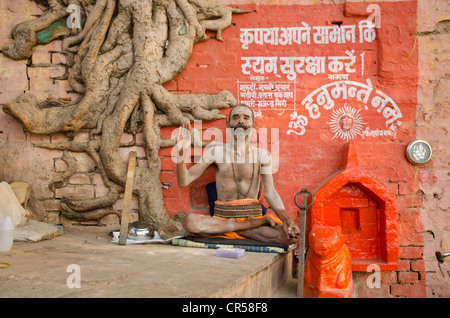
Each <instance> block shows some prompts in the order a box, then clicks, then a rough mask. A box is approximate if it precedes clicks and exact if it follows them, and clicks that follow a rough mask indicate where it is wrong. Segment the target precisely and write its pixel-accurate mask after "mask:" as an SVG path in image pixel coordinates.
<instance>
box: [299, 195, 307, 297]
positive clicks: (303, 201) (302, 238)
mask: <svg viewBox="0 0 450 318" xmlns="http://www.w3.org/2000/svg"><path fill="white" fill-rule="evenodd" d="M306 204H307V202H306V196H305V195H303V194H302V197H301V207H302V208H300V237H299V240H298V267H297V277H298V282H297V297H299V298H303V283H304V275H305V235H306V233H305V232H306V209H305V207H306Z"/></svg>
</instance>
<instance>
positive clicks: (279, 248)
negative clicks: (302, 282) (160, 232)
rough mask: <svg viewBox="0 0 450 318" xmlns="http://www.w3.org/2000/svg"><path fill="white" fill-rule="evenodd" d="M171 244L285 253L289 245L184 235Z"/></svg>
mask: <svg viewBox="0 0 450 318" xmlns="http://www.w3.org/2000/svg"><path fill="white" fill-rule="evenodd" d="M172 245H177V246H185V247H200V248H216V249H217V248H227V247H228V248H230V247H233V248H241V249H244V250H246V251H247V252H261V253H286V251H287V250H288V249H289V245H287V244H281V243H268V242H261V241H256V240H251V239H238V240H234V239H226V238H220V237H218V238H204V237H194V236H190V235H188V236H186V237H184V238H177V239H173V240H172Z"/></svg>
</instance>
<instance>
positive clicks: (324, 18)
mask: <svg viewBox="0 0 450 318" xmlns="http://www.w3.org/2000/svg"><path fill="white" fill-rule="evenodd" d="M309 2H310V1H308V3H309ZM444 2H445V1H436V3H437V5H436V7H435V8H434V9H433V10H431V11H430V12H431V13H430V14H427V13H428V12H429V10H430V9H431V8H430V7H429V3H430V2H429V1H419V2H418V3H419V17H418V20H417V21H418V23H419V22H420V23H422V22H424V23H425V24H424V29H423V30H424V32H434V31H435V28H436V25H437V23H438V22H439V21H441V20H442V13H441V14H440V13H439V12H445V10H447V11H448V8H447V9H445V8H446V7H445V4H444ZM234 3H235V4H237V5H240V4H242V3H245V2H244V1H234ZM247 3H249V1H247ZM261 3H263V2H262V1H261ZM324 3H327V5H322V6H321V5H318V6H304V7H303V6H299V7H296V10H286V11H283V12H285V13H283V14H280V13H279V12H281V11H280V10H283V4H284V3H283V1H280V5H277V6H273V5H271V4H272V3H268V1H267V2H265V3H264V4H266V5H261V6H255V5H247V6H248V8H250V9H257V10H258V12H257V13H255V14H252V15H247V16H246V15H240V16H236V17H233V22H234V23H235V26H233V27H230V28H228V29H227V30H225V31H224V32H223V36H224V39H225V41H224V42H219V41H214V40H210V41H206V42H202V43H199V44H198V45H197V46H196V47H195V48H194V54H193V55H192V58H191V60H190V61H189V63H188V65H187V67H186V70H185V72H183V73H181V74H180V75H178V76H177V77H176V78H175V79H174V80H172V81H170V82H168V83H166V84H165V87H166V88H167V89H168V90H169V91H171V92H183V93H217V92H218V91H221V90H224V89H227V90H230V91H231V92H232V93H233V94H235V95H237V93H238V91H237V85H236V79H237V78H239V76H241V73H242V71H241V64H242V62H241V60H240V57H241V56H242V55H243V53H242V49H241V47H240V43H239V28H240V27H254V25H253V24H252V23H251V21H253V19H257V20H258V21H263V20H265V21H271V23H272V24H271V25H273V26H279V25H285V23H284V22H285V21H292V23H291V24H290V25H292V26H299V23H300V22H301V21H303V20H304V21H309V20H308V16H316V17H317V20H318V22H317V25H326V24H330V23H331V21H340V20H343V21H349V23H353V21H359V20H361V19H364V18H365V17H367V11H366V7H367V3H353V2H352V3H350V2H349V3H347V4H338V5H335V4H332V3H331V1H328V2H327V1H325V2H324ZM289 4H304V1H303V2H302V1H300V0H299V1H289ZM330 4H331V5H330ZM379 4H380V5H381V8H382V10H383V11H382V14H383V16H382V18H383V20H382V23H385V24H384V28H383V29H382V30H381V31H380V32H379V34H378V35H379V38H378V39H377V40H379V41H378V42H377V43H372V44H373V45H372V46H371V47H370V49H369V50H368V52H370V53H371V54H372V53H373V54H374V58H373V59H374V61H375V63H373V65H367V68H366V73H369V74H374V75H375V76H373V77H371V79H372V83H373V84H374V85H375V86H377V87H378V88H381V89H382V90H383V91H385V92H386V93H387V94H388V95H389V96H391V97H392V98H393V99H394V100H395V101H396V102H397V103H398V104H399V105H400V108H401V110H402V114H403V118H402V126H401V127H399V129H398V131H397V133H398V134H397V137H396V139H393V140H390V139H389V138H388V137H386V136H384V137H379V138H378V139H369V138H367V139H364V140H362V141H361V140H360V142H361V143H362V145H363V146H362V147H360V148H359V149H360V150H359V151H360V153H359V154H358V158H359V160H360V166H361V169H362V170H363V171H366V172H367V173H368V174H369V175H370V176H373V177H374V178H375V179H376V181H377V182H379V183H380V184H382V185H383V187H384V188H386V189H387V191H389V192H390V193H391V194H392V195H393V196H394V197H395V202H396V207H397V220H396V221H397V227H398V248H399V256H398V266H397V268H396V269H395V270H394V271H392V272H382V275H381V277H382V286H381V288H380V289H377V290H375V289H369V288H367V286H366V279H367V277H368V275H369V274H368V273H365V272H360V273H358V274H354V280H355V282H356V285H357V286H359V287H358V293H359V294H358V295H359V296H361V297H425V296H429V297H433V296H435V297H446V296H449V295H450V294H449V289H448V284H447V287H445V286H443V285H444V283H443V279H442V275H441V274H440V271H439V269H438V268H437V265H436V261H435V259H433V258H434V252H435V251H436V250H438V249H447V250H450V245H449V244H450V243H449V242H450V241H449V236H448V235H449V234H448V231H446V230H444V229H443V228H444V227H443V226H441V224H448V222H449V219H448V216H443V211H445V210H446V209H448V207H449V206H450V203H449V202H450V201H449V200H448V197H449V195H448V190H446V189H448V182H447V183H446V181H444V180H446V179H448V176H447V170H448V167H447V161H446V160H444V159H438V158H444V157H445V154H446V147H445V145H446V144H448V141H445V140H444V138H445V137H446V134H445V133H443V131H444V130H445V129H444V128H445V127H446V126H445V125H447V123H446V122H445V113H444V112H443V111H442V109H444V107H445V106H448V98H447V97H446V96H447V95H446V94H447V93H446V91H447V92H448V89H445V88H446V87H447V88H448V84H446V83H448V79H446V77H445V74H444V72H445V71H444V70H445V69H446V65H447V64H446V63H447V62H445V61H444V60H445V59H444V58H442V59H441V60H439V58H440V54H447V55H448V52H447V53H446V52H444V50H443V49H442V48H441V46H440V44H441V43H448V34H447V33H443V32H441V33H439V32H435V33H433V34H427V35H426V36H425V35H424V36H418V37H417V39H418V40H417V42H415V39H416V38H413V37H412V36H411V35H412V34H414V32H415V31H416V25H414V24H415V22H416V20H415V19H416V17H415V15H416V9H417V2H416V1H409V2H405V1H399V2H398V3H396V2H388V3H382V2H380V3H379ZM447 6H448V4H447ZM399 8H400V9H399ZM344 9H345V14H344V13H343V12H344ZM11 11H12V12H14V14H10V12H11ZM5 12H8V13H7V14H5ZM299 12H300V13H299ZM0 13H1V14H2V15H1V16H2V25H1V26H0V43H1V44H3V43H4V42H5V41H7V40H8V38H9V33H10V30H11V28H12V27H13V26H14V25H15V24H16V23H17V22H18V21H24V20H27V19H31V18H32V17H33V16H35V15H39V14H41V13H42V12H41V11H40V9H39V8H38V7H37V6H35V4H34V3H33V2H31V1H28V0H14V1H12V0H1V1H0ZM425 15H426V16H427V19H425ZM261 16H264V19H262V18H261ZM346 19H350V20H346ZM351 19H354V20H351ZM398 21H407V23H408V25H403V24H401V26H402V27H404V28H398V27H397V26H396V23H398ZM258 23H260V22H258ZM283 23H284V24H283ZM258 27H265V26H264V25H258ZM414 44H416V46H415V49H413V45H414ZM351 48H352V47H342V50H339V52H341V51H342V52H344V51H345V49H351ZM397 48H398V49H397ZM303 49H306V48H305V47H302V50H303ZM302 52H303V51H301V50H299V51H297V50H292V48H291V49H290V50H289V49H286V50H285V51H283V52H282V53H280V56H282V55H284V56H293V55H294V54H295V55H301V54H303V53H302ZM359 53H360V52H358V54H359ZM245 54H247V56H250V55H257V54H261V55H262V56H263V55H270V52H268V50H264V49H261V50H260V51H255V52H254V53H252V54H249V53H245ZM376 54H378V55H376ZM418 54H419V66H420V69H419V70H418V67H417V58H418ZM366 57H367V59H368V58H369V57H368V54H367V55H366ZM405 57H408V59H406V58H405ZM438 60H439V61H438ZM447 60H448V59H447ZM438 62H439V63H438ZM430 63H433V64H432V66H427V65H430ZM447 69H448V68H447ZM65 72H66V59H65V56H64V55H63V54H61V45H60V42H58V41H55V42H52V43H50V44H47V45H44V46H39V47H37V48H35V50H34V53H33V55H32V57H31V58H30V59H29V60H25V61H12V60H10V59H8V58H6V57H4V56H3V55H2V54H0V93H1V94H0V103H4V102H7V101H11V100H13V99H14V98H16V97H17V95H18V94H19V93H22V92H25V91H28V92H30V93H33V94H35V95H36V97H37V98H38V99H39V100H45V99H57V98H64V99H72V100H74V99H75V98H76V97H77V94H76V93H74V92H73V91H72V89H71V87H70V86H69V85H68V83H67V81H66V80H64V79H62V78H61V77H62V75H63V74H64V73H65ZM436 72H437V73H439V74H437V75H436ZM418 73H419V74H421V75H420V80H419V85H418V87H417V75H418ZM319 77H320V75H317V76H314V77H313V76H311V77H310V78H308V80H305V81H304V82H301V85H300V89H299V91H298V92H297V94H298V95H297V104H298V105H300V102H301V100H302V99H303V97H304V96H306V95H307V94H308V93H309V92H311V91H312V90H314V89H316V88H317V87H319V86H320V84H318V83H319V82H320V81H319V80H317V78H319ZM446 81H447V82H446ZM446 85H447V86H446ZM416 91H417V94H416ZM405 92H406V93H405ZM433 92H435V94H436V95H433V94H434V93H433ZM417 105H418V106H419V107H420V109H419V111H417V112H416V106H417ZM330 112H331V111H330ZM224 113H225V114H227V111H226V110H225V111H224ZM375 115H377V114H375ZM375 115H373V114H372V115H371V116H367V117H366V118H365V120H367V121H375V122H376V120H377V117H376V116H375ZM327 119H328V117H327V118H324V116H323V117H322V118H321V119H320V120H318V121H314V120H310V125H311V127H310V130H309V131H308V134H307V135H305V136H302V137H299V138H292V137H293V136H292V135H291V136H287V135H286V128H287V127H288V124H289V121H290V118H289V114H288V113H287V112H286V113H284V114H282V115H280V112H270V111H269V112H267V114H265V115H264V117H263V118H259V119H258V125H259V127H271V126H277V127H281V130H280V136H281V140H280V143H281V145H280V162H279V170H278V172H277V173H276V174H275V176H274V179H275V186H276V188H277V189H278V190H279V192H280V195H281V196H282V198H283V200H284V202H285V205H286V207H287V209H288V211H289V213H290V214H291V216H292V217H293V218H294V219H296V220H297V207H296V206H295V204H294V203H293V200H292V199H293V196H294V194H295V193H296V192H297V191H299V190H300V188H301V187H307V188H308V189H312V188H315V187H317V186H318V185H320V184H322V183H323V181H324V180H325V179H327V178H328V177H329V176H331V175H333V174H334V173H335V172H336V171H337V170H338V169H339V168H342V167H341V166H340V165H341V161H342V155H343V153H344V149H345V142H343V141H342V140H335V139H330V137H329V135H328V134H329V131H328V130H326V129H325V128H327V129H328V126H326V120H327ZM436 122H438V124H439V125H436V124H435V123H436ZM417 126H418V132H417V136H416V128H417ZM210 127H219V129H223V128H224V127H225V124H224V122H223V121H221V122H215V123H204V124H203V127H202V128H203V131H202V132H204V131H205V129H207V128H210ZM443 127H444V128H443ZM442 129H444V130H442ZM171 133H172V128H168V129H163V130H162V134H163V137H164V138H169V137H170V135H171ZM294 137H295V136H294ZM416 137H424V138H425V137H426V138H428V139H431V143H432V146H433V150H434V151H435V158H436V159H435V160H434V161H433V162H431V163H430V164H428V165H426V166H424V167H420V168H418V167H414V166H412V165H410V164H409V163H407V162H406V159H405V148H406V145H407V144H408V142H410V141H411V140H413V139H414V138H416ZM74 138H75V140H78V141H84V140H87V139H88V133H87V132H85V131H81V132H80V133H79V134H77V135H76V136H75V137H74ZM67 139H68V137H66V136H65V135H63V134H54V135H50V136H39V135H34V134H30V133H26V132H24V131H23V128H22V126H21V125H20V124H19V123H18V122H17V121H16V120H15V119H13V118H12V117H10V116H7V115H6V114H4V113H3V112H1V111H0V155H1V156H0V157H2V159H0V164H1V165H2V166H3V167H8V169H6V168H3V169H1V170H0V178H1V181H3V180H4V181H7V182H12V181H17V180H18V179H20V180H24V181H27V182H29V183H30V184H32V191H33V196H34V197H36V198H37V199H38V200H39V201H40V202H41V203H42V209H43V211H42V212H43V213H44V214H45V215H46V217H45V221H47V222H49V223H55V224H62V225H63V226H64V227H66V228H71V227H76V228H80V227H82V228H83V229H85V230H92V231H96V230H98V229H101V230H102V231H104V230H106V231H110V230H112V229H117V228H118V226H119V219H118V217H117V215H108V216H107V217H105V218H103V219H102V220H100V221H99V222H94V221H90V222H78V221H73V220H69V219H67V218H65V217H63V216H61V213H60V210H61V198H62V197H63V196H65V195H68V194H77V195H82V196H86V197H90V198H95V197H101V196H103V195H105V194H106V192H107V188H106V187H105V185H104V183H103V180H102V178H101V175H100V173H99V171H98V168H97V167H96V166H95V163H94V161H93V160H92V159H91V158H90V157H89V156H88V155H86V154H85V153H72V156H73V157H74V158H75V160H76V173H75V174H74V175H73V176H72V177H71V178H70V180H69V181H68V183H67V184H66V185H65V186H64V187H62V188H59V189H56V191H55V192H52V191H50V190H49V189H48V185H49V184H50V182H51V181H52V180H53V179H55V178H57V177H59V176H61V175H63V174H64V172H66V170H67V164H66V163H65V162H64V161H63V159H62V157H63V153H62V152H61V151H49V150H44V149H40V148H37V147H34V146H33V144H39V143H48V142H51V143H58V142H63V141H66V140H67ZM133 141H134V142H135V144H134V145H133V147H132V148H130V147H128V146H127V145H128V144H129V143H130V142H133ZM121 143H122V146H123V147H122V148H121V150H120V155H121V156H122V157H123V158H124V159H126V158H127V156H126V155H127V153H128V152H129V151H130V150H134V151H137V152H138V165H139V166H141V167H145V166H147V165H148V163H147V161H146V158H145V145H144V142H143V134H142V133H139V134H137V135H135V136H133V135H132V134H124V135H123V136H122V139H121ZM447 148H448V147H447ZM269 150H270V149H269ZM170 155H171V149H170V148H168V149H162V150H161V151H160V156H161V168H162V173H161V181H162V182H164V183H165V188H164V189H163V195H164V198H165V206H166V209H167V211H168V213H169V214H170V215H173V214H175V213H176V212H178V211H184V212H200V213H208V207H207V205H208V203H207V197H206V192H205V186H206V184H208V183H209V182H212V181H213V180H214V174H213V169H212V168H211V169H209V170H208V171H207V173H206V174H205V175H204V176H202V177H201V178H200V179H199V180H198V181H197V182H195V184H193V185H192V186H191V187H189V188H179V187H178V186H177V184H176V176H175V173H174V170H175V163H174V162H173V161H172V159H171V157H170ZM122 205H123V201H122V199H121V200H119V201H117V202H116V203H115V204H114V205H113V207H112V208H113V209H115V210H116V211H119V212H120V211H121V209H122ZM447 214H448V213H447ZM137 219H138V202H137V199H136V198H134V199H133V201H132V220H137ZM422 219H423V220H424V221H422ZM350 221H351V218H350V219H349V222H350ZM348 225H349V226H351V224H350V223H348ZM424 233H425V240H424ZM448 263H449V262H447V263H446V264H444V265H443V266H444V270H445V274H446V275H447V277H446V279H447V280H448V278H449V276H448V273H449V267H448V265H447V264H448ZM445 266H446V267H445Z"/></svg>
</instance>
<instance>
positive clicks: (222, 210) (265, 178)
mask: <svg viewBox="0 0 450 318" xmlns="http://www.w3.org/2000/svg"><path fill="white" fill-rule="evenodd" d="M227 127H229V128H231V133H232V136H233V140H232V142H230V143H225V144H221V145H217V146H212V147H208V148H207V149H205V151H204V153H203V156H202V158H201V159H200V160H199V162H198V163H196V164H195V165H194V166H192V167H191V168H190V169H189V170H188V169H187V168H186V153H187V150H188V149H189V147H190V145H191V127H190V125H189V123H185V124H183V126H182V127H181V128H180V130H179V134H178V141H177V152H178V162H177V179H178V185H179V186H181V187H185V186H187V185H189V184H190V183H191V182H192V181H194V180H196V179H197V178H198V177H200V176H201V175H202V174H203V173H204V172H205V171H206V169H207V168H208V167H209V166H210V165H213V166H214V170H215V175H216V187H217V201H216V204H215V207H214V216H206V215H201V214H195V213H189V214H187V215H186V216H185V217H184V219H183V221H182V223H183V227H184V229H185V230H186V231H187V232H188V233H189V234H191V235H196V236H201V237H226V238H249V239H254V240H258V241H264V242H276V243H284V244H292V243H295V242H296V240H297V239H298V236H299V234H300V233H299V232H300V231H299V228H298V227H297V225H296V224H295V223H294V221H293V220H292V219H291V218H290V217H289V215H288V213H287V211H286V209H285V207H284V205H283V202H282V201H281V198H280V196H279V194H278V192H277V191H276V190H275V188H274V185H273V177H272V166H271V165H272V159H271V155H270V153H269V152H268V151H266V150H263V149H259V148H255V147H253V146H252V145H251V144H250V142H249V136H250V134H251V131H252V130H253V128H254V127H255V122H254V114H253V110H252V109H251V108H250V107H248V106H247V105H244V104H239V105H237V106H236V107H235V108H233V109H232V110H231V112H230V114H229V119H228V122H227ZM261 178H262V185H263V187H264V197H265V199H266V201H267V202H268V203H269V205H270V208H272V210H273V211H274V212H275V214H276V215H277V216H278V218H276V217H274V216H272V215H269V214H267V215H265V216H262V209H261V204H260V202H259V201H258V199H257V196H258V193H259V192H260V180H261Z"/></svg>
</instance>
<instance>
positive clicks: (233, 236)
mask: <svg viewBox="0 0 450 318" xmlns="http://www.w3.org/2000/svg"><path fill="white" fill-rule="evenodd" d="M265 216H266V217H270V218H271V219H272V220H274V221H275V222H276V223H278V224H283V222H281V220H280V219H279V218H277V217H275V216H273V215H271V214H266V215H265ZM203 217H205V218H211V217H212V218H217V219H221V220H225V221H228V222H233V220H235V221H236V222H244V221H245V220H246V219H247V218H233V219H231V220H230V218H221V217H218V216H209V215H203ZM263 217H264V216H256V218H257V219H260V218H263ZM188 234H189V235H192V236H201V237H206V238H213V237H221V238H226V239H246V237H244V236H241V235H239V234H237V233H236V232H226V233H222V234H216V235H196V234H192V233H188Z"/></svg>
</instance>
